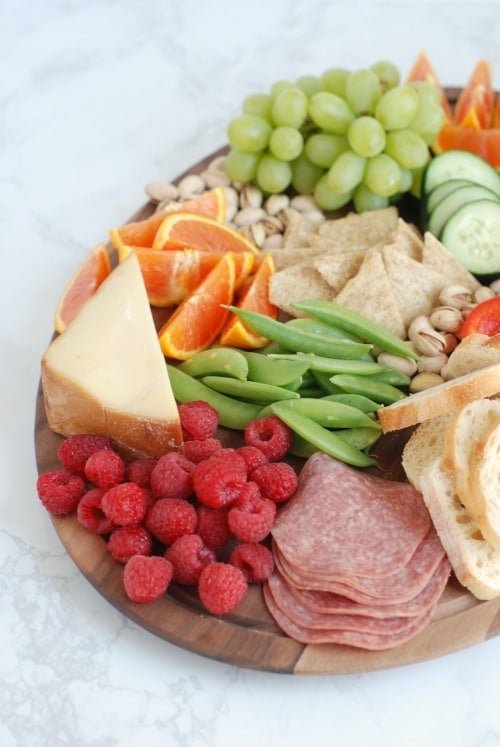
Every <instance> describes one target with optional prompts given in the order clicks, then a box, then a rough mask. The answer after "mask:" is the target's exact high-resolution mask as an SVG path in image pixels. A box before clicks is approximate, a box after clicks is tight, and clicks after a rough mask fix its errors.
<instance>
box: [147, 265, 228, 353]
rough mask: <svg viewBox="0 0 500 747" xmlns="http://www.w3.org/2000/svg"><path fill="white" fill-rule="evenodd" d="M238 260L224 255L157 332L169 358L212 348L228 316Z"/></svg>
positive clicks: (164, 351)
mask: <svg viewBox="0 0 500 747" xmlns="http://www.w3.org/2000/svg"><path fill="white" fill-rule="evenodd" d="M235 275H236V273H235V261H234V255H233V254H232V252H228V253H227V254H224V255H223V256H222V257H221V258H220V260H219V261H218V262H217V264H216V265H215V267H214V268H213V270H212V271H211V272H210V273H209V274H208V275H207V277H206V278H205V279H204V280H203V281H202V282H201V284H200V285H199V286H198V288H197V289H196V290H195V291H194V293H192V294H191V295H190V296H188V298H186V299H185V300H184V301H183V302H182V303H181V305H180V306H179V307H178V308H177V309H176V310H175V311H174V313H173V314H172V316H171V317H170V319H169V320H168V321H167V322H166V323H165V324H164V325H163V327H162V328H161V329H160V331H159V333H158V338H159V340H160V345H161V349H162V350H163V353H164V354H165V355H166V356H167V358H175V359H176V360H186V359H187V358H190V357H191V356H192V355H194V354H195V353H197V352H199V351H200V350H205V349H206V348H208V347H210V345H211V344H212V342H213V341H214V340H215V339H216V337H217V336H218V335H219V333H220V331H221V329H222V327H223V326H224V322H225V321H226V319H227V315H228V310H227V309H226V308H224V306H225V305H227V304H230V303H231V300H232V298H233V293H234V280H235Z"/></svg>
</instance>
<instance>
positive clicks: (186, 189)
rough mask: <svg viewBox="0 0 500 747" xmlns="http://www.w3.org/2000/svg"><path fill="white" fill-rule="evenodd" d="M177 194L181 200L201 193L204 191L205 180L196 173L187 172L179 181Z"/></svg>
mask: <svg viewBox="0 0 500 747" xmlns="http://www.w3.org/2000/svg"><path fill="white" fill-rule="evenodd" d="M178 187H179V196H180V197H181V199H183V200H189V199H190V198H191V197H196V195H201V193H202V192H204V191H205V182H204V181H203V179H202V178H201V176H199V175H198V174H189V176H185V177H184V179H181V181H180V182H179V185H178Z"/></svg>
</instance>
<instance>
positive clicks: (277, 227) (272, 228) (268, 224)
mask: <svg viewBox="0 0 500 747" xmlns="http://www.w3.org/2000/svg"><path fill="white" fill-rule="evenodd" d="M262 225H263V226H264V228H265V229H266V236H272V235H273V234H275V233H281V232H282V231H283V229H284V225H283V223H282V221H280V219H279V218H278V217H277V216H276V215H267V216H266V217H265V218H263V220H262Z"/></svg>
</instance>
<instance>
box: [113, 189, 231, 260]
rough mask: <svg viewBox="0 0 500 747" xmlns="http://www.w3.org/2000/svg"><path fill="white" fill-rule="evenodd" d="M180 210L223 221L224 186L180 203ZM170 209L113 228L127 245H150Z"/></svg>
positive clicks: (224, 213)
mask: <svg viewBox="0 0 500 747" xmlns="http://www.w3.org/2000/svg"><path fill="white" fill-rule="evenodd" d="M181 210H182V211H183V212H185V213H192V214H193V215H206V216H207V217H209V218H213V219H214V220H216V221H223V220H224V219H225V216H226V193H225V192H224V187H217V188H216V189H212V190H210V192H204V193H203V194H202V195H200V196H199V197H196V198H194V199H193V200H187V201H185V202H183V203H182V208H181ZM172 214H173V213H172V211H170V210H164V211H161V212H159V213H153V215H151V216H150V217H149V218H146V219H145V220H140V221H135V222H133V223H126V224H125V225H124V226H121V228H118V229H114V230H116V231H117V232H118V234H119V235H120V237H121V238H122V240H123V242H124V243H125V244H128V245H129V246H146V247H152V246H153V241H154V238H155V235H156V232H157V231H158V229H159V227H160V226H161V224H162V222H163V221H164V220H165V217H166V216H167V215H172Z"/></svg>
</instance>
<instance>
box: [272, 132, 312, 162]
mask: <svg viewBox="0 0 500 747" xmlns="http://www.w3.org/2000/svg"><path fill="white" fill-rule="evenodd" d="M303 146H304V139H303V137H302V135H301V134H300V132H299V131H298V130H296V129H294V128H293V127H277V128H276V129H275V130H273V132H272V134H271V137H270V139H269V150H270V151H271V153H272V154H273V156H276V158H279V159H280V160H281V161H293V159H294V158H298V156H300V154H301V153H302V148H303Z"/></svg>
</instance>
